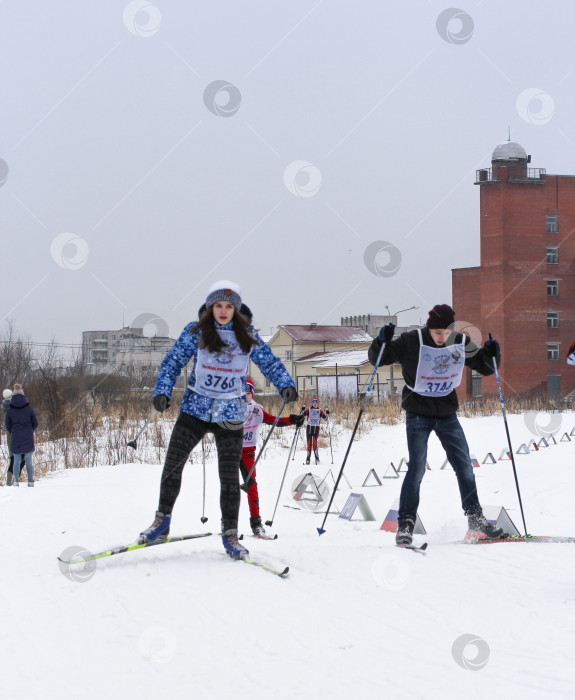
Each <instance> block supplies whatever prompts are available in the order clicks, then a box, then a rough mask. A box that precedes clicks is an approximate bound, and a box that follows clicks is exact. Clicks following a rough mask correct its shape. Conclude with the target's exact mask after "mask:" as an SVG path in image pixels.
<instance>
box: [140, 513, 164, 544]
mask: <svg viewBox="0 0 575 700" xmlns="http://www.w3.org/2000/svg"><path fill="white" fill-rule="evenodd" d="M171 519H172V516H171V515H164V513H160V511H159V510H158V511H156V517H155V518H154V522H153V523H152V524H151V525H150V527H149V528H147V529H146V530H144V531H143V532H140V536H139V537H138V540H137V542H138V544H146V543H147V542H162V541H163V540H166V539H167V538H168V535H169V534H170V521H171Z"/></svg>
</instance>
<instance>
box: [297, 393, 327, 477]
mask: <svg viewBox="0 0 575 700" xmlns="http://www.w3.org/2000/svg"><path fill="white" fill-rule="evenodd" d="M303 415H304V416H307V428H306V439H307V457H306V460H305V463H306V464H309V463H310V460H311V451H312V450H313V454H314V456H315V463H316V464H319V452H318V449H317V438H318V436H319V423H320V419H321V418H323V419H324V420H325V421H328V420H329V411H328V410H326V412H325V413H324V412H323V411H322V410H321V408H320V407H319V399H318V398H315V399H312V400H311V407H310V408H307V409H306V410H305V411H304V413H303Z"/></svg>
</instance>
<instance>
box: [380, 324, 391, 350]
mask: <svg viewBox="0 0 575 700" xmlns="http://www.w3.org/2000/svg"><path fill="white" fill-rule="evenodd" d="M394 331H395V325H394V324H393V323H389V324H388V325H387V326H382V327H381V328H380V329H379V335H378V336H377V337H378V338H379V339H380V340H381V342H382V343H385V344H386V345H387V343H390V342H391V340H392V338H393V332H394Z"/></svg>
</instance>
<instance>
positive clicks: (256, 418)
mask: <svg viewBox="0 0 575 700" xmlns="http://www.w3.org/2000/svg"><path fill="white" fill-rule="evenodd" d="M263 419H264V414H263V409H262V407H261V406H260V405H259V404H257V403H254V401H253V399H252V402H251V403H250V404H248V407H247V413H246V420H245V422H244V444H243V446H244V447H255V445H257V442H258V438H259V436H260V430H261V427H262V421H263Z"/></svg>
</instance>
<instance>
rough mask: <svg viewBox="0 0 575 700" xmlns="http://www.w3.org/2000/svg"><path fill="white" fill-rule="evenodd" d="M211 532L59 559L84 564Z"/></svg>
mask: <svg viewBox="0 0 575 700" xmlns="http://www.w3.org/2000/svg"><path fill="white" fill-rule="evenodd" d="M211 534H212V533H211V532H201V533H199V534H197V535H180V536H179V537H168V538H166V539H162V540H160V541H159V542H155V541H153V542H143V543H141V544H138V543H137V542H132V543H131V544H126V545H122V546H120V547H113V548H111V549H105V550H104V551H103V552H98V553H97V554H92V553H91V552H87V553H88V554H89V555H90V556H87V557H84V558H77V557H75V558H74V559H72V561H65V560H64V559H61V558H60V557H58V561H60V562H62V564H82V563H84V562H87V561H93V560H94V559H102V558H103V557H111V556H113V555H114V554H122V553H123V552H133V551H134V550H135V549H144V548H145V547H155V546H157V545H159V544H169V543H170V542H182V541H183V540H194V539H197V538H198V537H210V536H211Z"/></svg>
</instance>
